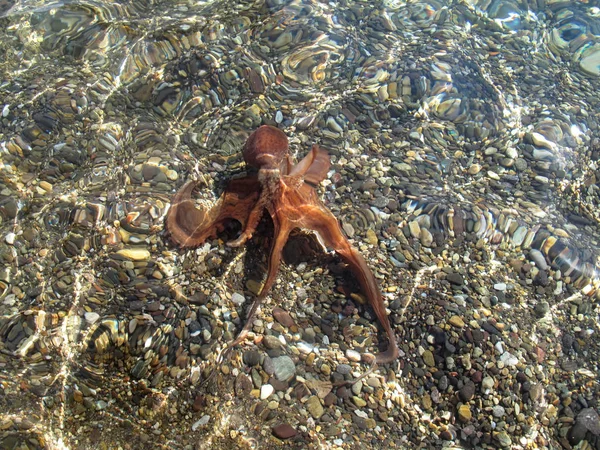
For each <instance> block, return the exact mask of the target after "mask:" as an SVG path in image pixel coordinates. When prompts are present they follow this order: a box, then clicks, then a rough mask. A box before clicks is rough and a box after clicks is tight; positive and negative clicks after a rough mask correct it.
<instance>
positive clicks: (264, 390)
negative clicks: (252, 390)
mask: <svg viewBox="0 0 600 450" xmlns="http://www.w3.org/2000/svg"><path fill="white" fill-rule="evenodd" d="M274 391H275V388H274V387H273V386H271V385H270V384H263V385H262V386H261V387H260V399H261V400H265V399H267V398H269V397H270V396H271V394H272V393H273V392H274Z"/></svg>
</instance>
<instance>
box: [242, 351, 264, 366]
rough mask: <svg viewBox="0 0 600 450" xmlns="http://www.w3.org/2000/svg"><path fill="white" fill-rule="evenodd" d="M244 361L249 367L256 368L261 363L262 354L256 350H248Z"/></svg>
mask: <svg viewBox="0 0 600 450" xmlns="http://www.w3.org/2000/svg"><path fill="white" fill-rule="evenodd" d="M242 360H243V361H244V364H246V365H247V366H248V367H252V366H255V365H257V364H258V363H259V362H260V353H258V352H257V351H256V350H247V351H245V352H244V356H243V357H242Z"/></svg>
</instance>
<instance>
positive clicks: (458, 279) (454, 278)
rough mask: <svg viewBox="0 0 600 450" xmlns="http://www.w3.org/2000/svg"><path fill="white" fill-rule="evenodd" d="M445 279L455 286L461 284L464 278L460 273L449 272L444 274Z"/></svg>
mask: <svg viewBox="0 0 600 450" xmlns="http://www.w3.org/2000/svg"><path fill="white" fill-rule="evenodd" d="M446 279H447V280H448V281H449V282H450V283H452V284H454V285H455V286H462V285H463V284H464V283H465V280H464V278H463V277H462V275H461V274H459V273H456V272H451V273H449V274H448V275H446Z"/></svg>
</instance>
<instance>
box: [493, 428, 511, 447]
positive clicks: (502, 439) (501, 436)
mask: <svg viewBox="0 0 600 450" xmlns="http://www.w3.org/2000/svg"><path fill="white" fill-rule="evenodd" d="M494 437H495V438H496V440H497V441H498V444H500V447H510V446H511V445H512V440H511V438H510V436H509V435H508V433H506V432H505V431H501V432H499V433H495V434H494Z"/></svg>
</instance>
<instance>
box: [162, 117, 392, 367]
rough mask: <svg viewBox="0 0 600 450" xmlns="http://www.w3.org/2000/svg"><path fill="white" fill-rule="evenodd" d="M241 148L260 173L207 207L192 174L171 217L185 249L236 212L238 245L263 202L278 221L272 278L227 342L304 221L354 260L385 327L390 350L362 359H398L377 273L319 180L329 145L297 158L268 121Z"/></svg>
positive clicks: (178, 241)
mask: <svg viewBox="0 0 600 450" xmlns="http://www.w3.org/2000/svg"><path fill="white" fill-rule="evenodd" d="M243 155H244V160H245V161H246V164H247V165H248V166H250V167H252V168H254V169H258V172H257V173H255V174H252V175H248V176H246V177H244V178H239V179H233V180H231V181H230V182H229V184H228V185H227V188H226V189H225V191H224V192H223V194H222V195H221V197H220V198H219V200H218V201H217V202H216V203H215V205H214V206H213V207H212V208H210V209H209V210H200V209H197V208H196V207H195V206H194V203H193V201H192V199H191V194H192V191H193V189H194V188H195V187H196V185H197V182H196V181H190V182H188V183H186V184H185V185H184V186H183V187H182V188H181V190H179V192H177V193H176V194H175V196H174V197H173V200H172V202H171V208H170V209H169V212H168V214H167V217H166V228H167V230H168V232H169V233H170V236H171V239H172V240H173V241H174V243H175V244H177V245H178V246H179V247H182V248H186V247H197V246H199V245H201V244H202V243H203V242H204V241H205V240H206V239H207V238H208V237H211V236H212V237H214V236H215V235H216V234H217V232H219V231H222V230H223V229H224V226H225V224H226V222H227V221H229V220H232V219H233V220H237V221H239V222H240V223H241V225H242V233H241V234H240V236H239V237H238V238H237V239H236V240H234V241H233V242H229V243H228V245H230V246H232V247H239V246H241V245H243V244H244V243H245V242H246V241H247V240H248V239H250V238H251V237H252V234H253V233H254V232H255V230H256V227H257V225H258V223H259V221H260V219H261V216H262V214H263V211H264V210H265V209H266V210H267V211H268V212H269V215H270V216H271V219H272V220H273V225H274V229H275V230H274V239H273V241H272V244H271V251H270V256H269V264H268V271H267V277H266V280H265V282H264V284H263V285H262V288H261V290H260V292H259V294H258V296H257V298H256V299H255V301H254V304H253V305H252V308H251V309H250V312H249V313H248V321H247V322H246V325H245V326H244V328H243V329H242V331H241V332H240V334H239V335H238V337H237V338H236V339H235V341H233V342H232V343H231V344H230V345H229V346H228V348H231V347H233V346H235V345H237V344H238V343H240V342H241V341H242V340H243V339H244V338H245V336H246V335H247V334H248V331H249V329H250V326H251V323H252V317H253V315H254V314H255V312H256V310H257V308H258V306H259V305H260V303H261V302H262V300H263V299H264V298H265V296H266V294H267V293H268V292H269V289H270V288H271V286H272V285H273V283H274V281H275V277H276V275H277V271H278V269H279V263H280V261H281V254H282V251H283V247H284V245H285V243H286V242H287V240H288V237H289V235H290V232H291V231H292V230H294V229H297V228H300V229H304V230H310V231H313V232H315V233H316V234H317V237H318V238H319V240H320V242H321V243H323V244H324V245H325V246H326V247H328V248H332V249H334V250H335V252H336V253H337V254H338V255H340V256H341V257H342V259H343V260H344V261H345V262H346V263H347V264H348V265H349V267H350V269H351V271H352V273H353V274H354V275H355V276H356V277H357V278H358V282H359V283H360V286H361V289H362V290H363V293H364V294H365V295H366V297H367V299H368V301H369V303H370V304H371V307H372V308H373V310H374V311H375V314H376V315H377V318H378V319H379V322H380V323H381V324H382V325H383V328H384V330H385V331H386V333H387V336H388V339H389V346H388V349H387V350H386V351H385V352H382V353H379V354H377V356H376V358H375V359H374V360H373V357H372V356H370V355H368V356H367V355H365V358H364V359H365V360H370V361H371V362H376V363H388V362H391V361H394V360H395V359H396V358H397V357H398V355H399V351H398V346H397V344H396V339H395V336H394V333H393V331H392V328H391V326H390V322H389V320H388V317H387V315H386V312H385V306H384V303H383V298H382V296H381V291H380V290H379V287H378V286H377V282H376V281H375V277H374V276H373V273H372V272H371V271H370V270H369V267H368V266H367V263H366V261H365V259H364V258H363V257H362V256H361V254H360V253H358V251H356V249H354V248H353V247H352V246H351V245H350V242H348V239H347V238H346V237H345V236H344V234H343V232H342V229H341V228H340V225H339V224H338V221H337V219H336V218H335V217H334V215H333V214H332V213H331V212H330V211H329V210H328V209H327V208H326V207H325V206H324V205H323V203H321V201H320V200H319V198H318V197H317V193H316V191H315V189H314V187H313V185H317V184H318V183H320V182H321V181H323V180H324V179H325V177H326V175H327V171H328V170H329V165H330V160H329V155H328V154H327V152H326V151H325V150H323V149H321V148H319V146H317V145H313V147H312V150H311V151H310V153H309V154H308V155H306V156H305V157H304V159H302V161H300V162H299V163H298V164H294V160H293V158H292V157H291V155H290V154H289V151H288V140H287V137H286V135H285V134H284V133H283V132H282V131H281V130H279V129H278V128H275V127H272V126H269V125H263V126H261V127H260V128H258V129H257V130H256V131H254V132H253V133H252V134H251V135H250V137H249V138H248V140H247V141H246V144H245V145H244V149H243Z"/></svg>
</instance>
